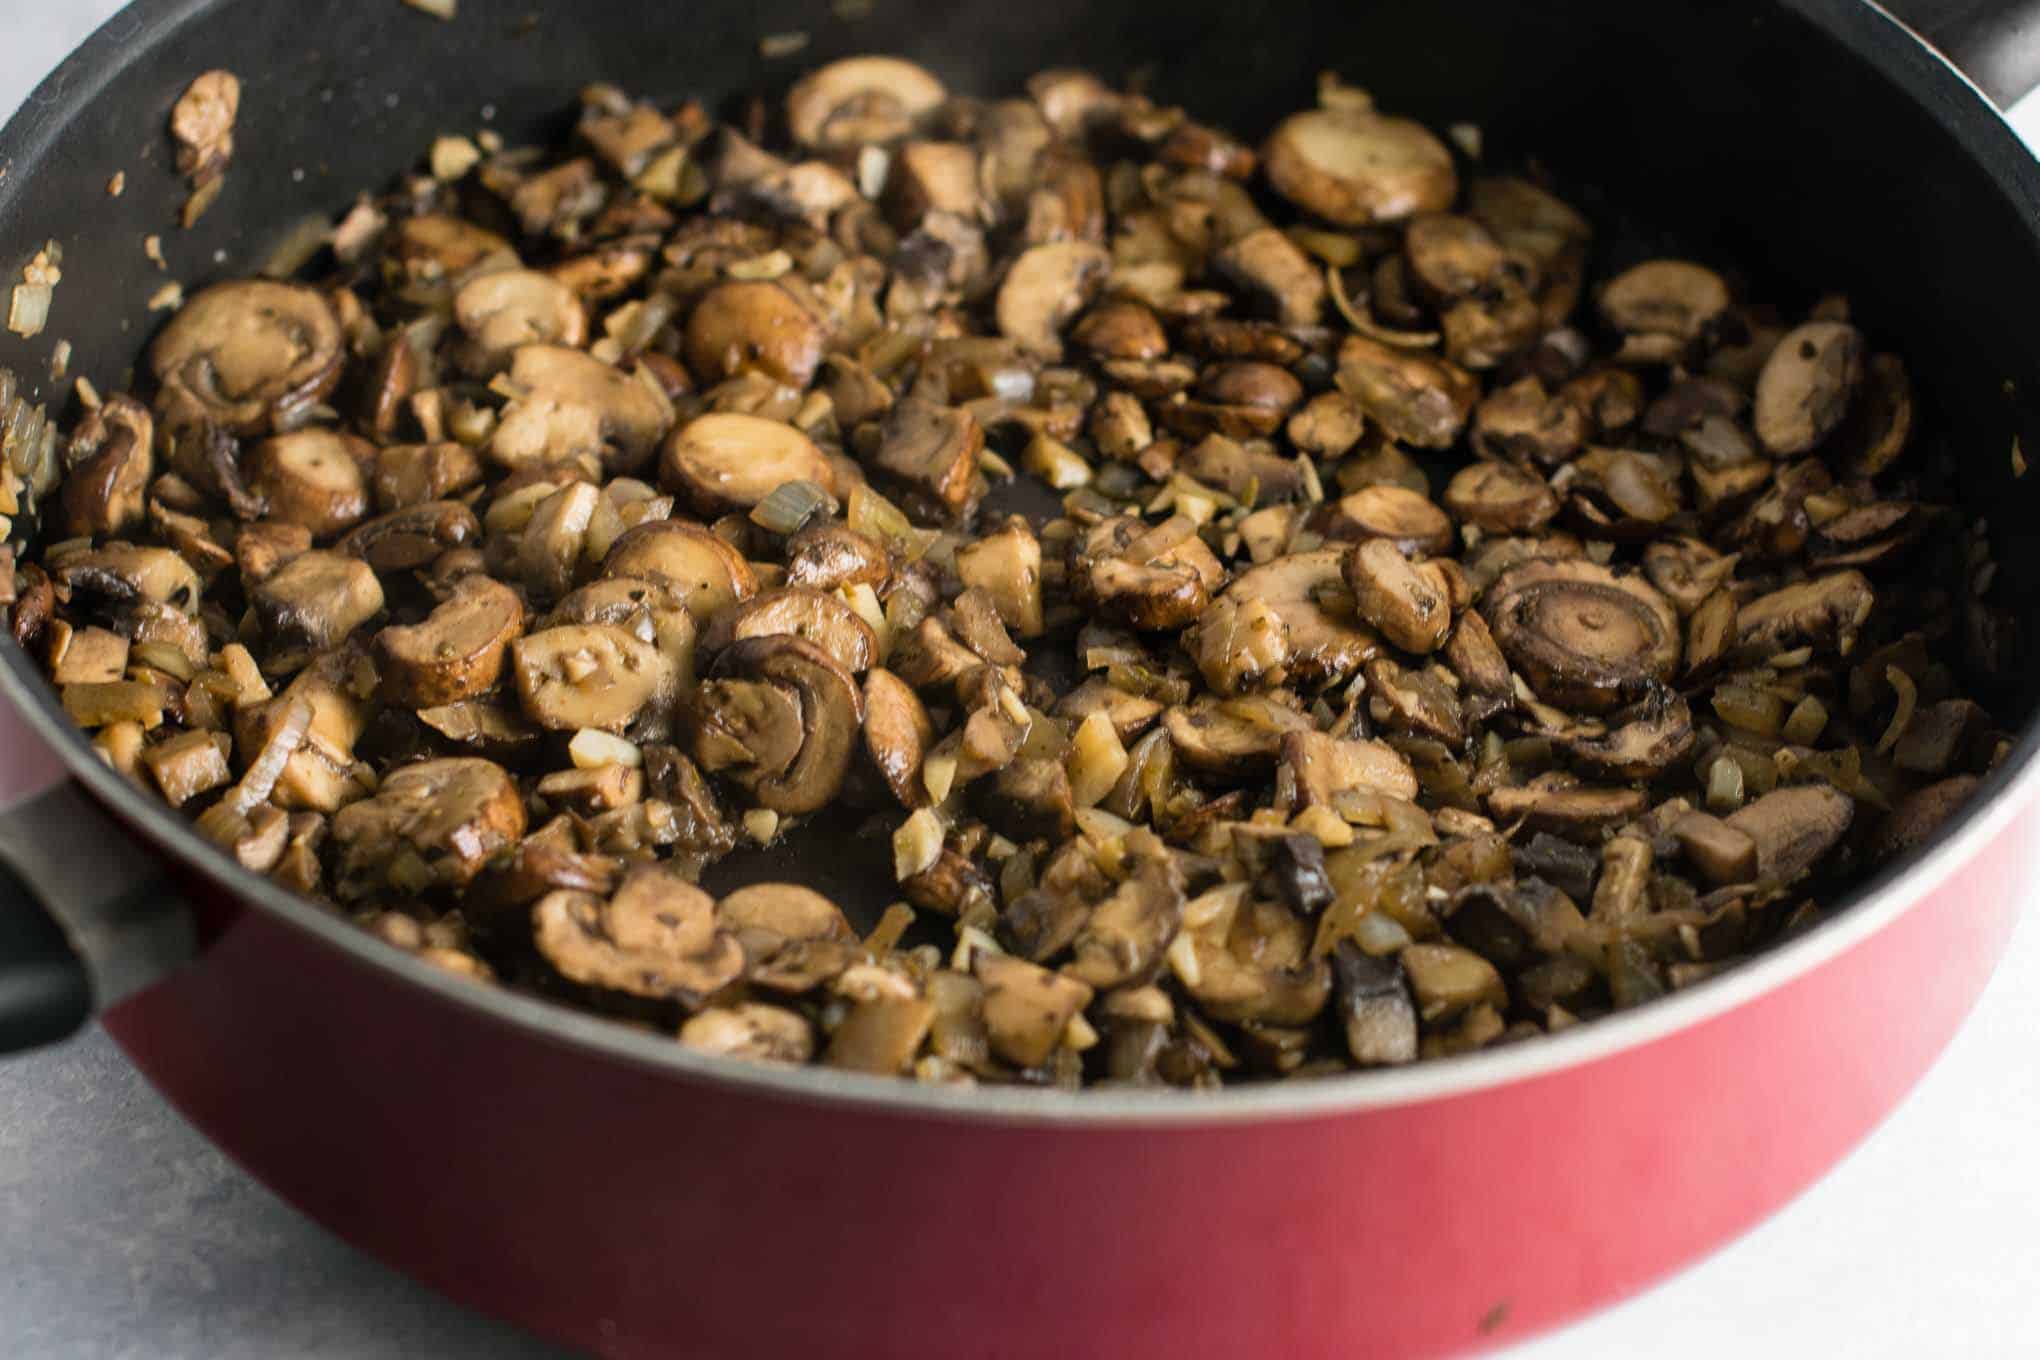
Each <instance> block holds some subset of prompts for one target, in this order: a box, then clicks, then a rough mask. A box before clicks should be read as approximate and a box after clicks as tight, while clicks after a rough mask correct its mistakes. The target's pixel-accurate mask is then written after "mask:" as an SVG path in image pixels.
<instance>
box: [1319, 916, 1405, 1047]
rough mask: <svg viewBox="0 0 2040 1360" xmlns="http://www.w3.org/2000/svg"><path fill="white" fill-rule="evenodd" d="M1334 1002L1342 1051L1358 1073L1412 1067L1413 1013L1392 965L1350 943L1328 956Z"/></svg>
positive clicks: (1397, 968) (1396, 967)
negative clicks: (1342, 1036)
mask: <svg viewBox="0 0 2040 1360" xmlns="http://www.w3.org/2000/svg"><path fill="white" fill-rule="evenodd" d="M1332 976H1333V984H1334V989H1335V990H1334V997H1335V1000H1336V1002H1337V1005H1338V1011H1339V1025H1340V1027H1341V1028H1342V1029H1343V1030H1344V1031H1345V1035H1346V1050H1347V1052H1348V1053H1350V1054H1351V1055H1352V1057H1353V1061H1354V1062H1355V1063H1357V1064H1358V1065H1360V1066H1361V1067H1386V1066H1390V1065H1393V1064H1397V1063H1406V1062H1414V1061H1415V1060H1416V1057H1417V1007H1416V1003H1415V1001H1414V1000H1413V999H1412V998H1411V996H1410V985H1409V980H1408V979H1407V978H1405V977H1404V976H1403V970H1402V965H1401V964H1400V963H1398V962H1397V961H1396V960H1394V959H1392V958H1389V959H1377V958H1375V957H1373V956H1372V955H1369V954H1366V953H1363V952H1361V950H1360V947H1359V946H1358V945H1356V944H1354V943H1353V942H1352V941H1351V940H1342V941H1340V942H1339V946H1338V948H1336V949H1334V950H1333V951H1332Z"/></svg>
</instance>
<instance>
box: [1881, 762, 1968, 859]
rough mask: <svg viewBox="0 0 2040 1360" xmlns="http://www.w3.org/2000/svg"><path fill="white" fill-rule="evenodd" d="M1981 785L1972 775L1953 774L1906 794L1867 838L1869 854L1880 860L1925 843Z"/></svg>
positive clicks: (1901, 853)
mask: <svg viewBox="0 0 2040 1360" xmlns="http://www.w3.org/2000/svg"><path fill="white" fill-rule="evenodd" d="M1980 783H1982V781H1981V780H1980V779H1978V778H1977V777H1976V776H1975V775H1973V774H1964V775H1957V776H1955V777H1954V778H1953V779H1943V780H1940V781H1939V782H1937V783H1933V784H1929V785H1927V786H1926V787H1925V788H1923V789H1919V790H1917V791H1916V792H1913V793H1909V794H1907V795H1906V796H1905V797H1904V798H1903V799H1901V800H1900V801H1899V802H1898V804H1897V806H1895V807H1893V808H1892V809H1891V811H1890V812H1889V813H1887V814H1886V815H1885V817H1884V819H1883V821H1881V822H1879V823H1878V825H1877V829H1876V831H1875V832H1874V833H1873V834H1872V835H1871V837H1870V846H1869V849H1870V854H1871V856H1872V857H1873V858H1875V859H1877V860H1879V861H1882V860H1887V859H1890V858H1892V857H1893V856H1896V855H1903V854H1906V853H1908V852H1910V851H1912V850H1916V849H1918V848H1919V847H1920V846H1922V845H1924V844H1926V843H1927V841H1928V840H1929V839H1930V838H1931V837H1932V836H1933V834H1934V833H1935V832H1936V831H1939V830H1940V829H1941V824H1942V823H1944V822H1946V821H1947V820H1948V819H1949V818H1950V817H1952V816H1954V815H1955V814H1956V813H1957V812H1959V811H1960V810H1961V808H1962V805H1963V804H1964V803H1967V802H1968V801H1969V800H1970V799H1971V798H1973V797H1975V796H1976V789H1977V786H1978V785H1979V784H1980Z"/></svg>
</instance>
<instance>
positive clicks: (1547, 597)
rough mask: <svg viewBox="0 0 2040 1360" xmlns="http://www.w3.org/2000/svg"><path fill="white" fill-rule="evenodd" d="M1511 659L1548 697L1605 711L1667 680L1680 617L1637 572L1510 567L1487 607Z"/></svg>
mask: <svg viewBox="0 0 2040 1360" xmlns="http://www.w3.org/2000/svg"><path fill="white" fill-rule="evenodd" d="M1482 612H1483V614H1484V615H1485V616H1486V618H1487V622H1488V625H1489V627H1490V628H1492V629H1493V630H1494V636H1495V641H1496V642H1497V643H1498V644H1499V645H1500V647H1501V649H1502V652H1503V654H1504V655H1506V656H1507V657H1508V659H1509V662H1510V664H1511V665H1513V666H1514V667H1515V668H1516V669H1517V670H1519V671H1521V672H1522V673H1523V676H1524V678H1525V679H1527V680H1528V681H1529V682H1530V687H1531V688H1532V689H1534V690H1536V691H1537V694H1538V696H1539V697H1540V698H1542V699H1544V700H1545V701H1546V702H1548V703H1554V704H1560V705H1563V706H1564V707H1567V708H1573V709H1578V710H1580V711H1583V712H1588V713H1606V712H1609V711H1610V710H1612V709H1616V708H1620V707H1622V706H1623V705H1624V704H1625V703H1633V702H1635V701H1637V700H1639V699H1641V698H1643V697H1644V696H1645V695H1646V694H1647V693H1649V692H1650V690H1651V688H1652V686H1654V685H1663V684H1666V683H1668V682H1669V681H1670V680H1671V678H1672V675H1673V673H1674V671H1675V670H1676V669H1677V667H1678V664H1679V619H1678V615H1677V614H1676V613H1675V612H1674V611H1673V609H1672V607H1671V606H1670V605H1669V604H1667V603H1666V602H1665V599H1664V597H1663V596H1661V595H1659V594H1658V593H1657V592H1656V591H1655V590H1653V589H1651V587H1650V586H1649V585H1648V584H1646V583H1645V582H1644V581H1643V580H1642V579H1641V578H1639V577H1635V576H1617V575H1616V574H1615V573H1614V572H1611V571H1609V570H1608V569H1607V568H1606V567H1601V566H1597V565H1595V564H1594V563H1592V562H1589V561H1585V560H1580V559H1575V560H1567V561H1532V562H1526V563H1524V564H1523V565H1522V566H1519V567H1516V568H1514V569H1512V570H1510V571H1509V572H1508V573H1506V574H1505V575H1503V576H1502V578H1501V579H1500V580H1498V581H1496V582H1495V584H1494V586H1493V587H1492V588H1491V589H1490V590H1489V591H1488V594H1487V600H1486V602H1485V604H1483V606H1482Z"/></svg>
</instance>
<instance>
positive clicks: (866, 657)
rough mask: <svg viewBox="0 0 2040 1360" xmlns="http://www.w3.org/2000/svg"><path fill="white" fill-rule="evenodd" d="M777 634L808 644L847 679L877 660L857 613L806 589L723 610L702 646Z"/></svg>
mask: <svg viewBox="0 0 2040 1360" xmlns="http://www.w3.org/2000/svg"><path fill="white" fill-rule="evenodd" d="M780 634H787V635H791V636H793V637H800V638H805V639H807V640H808V641H809V642H812V643H814V644H815V645H816V646H818V647H820V648H821V649H822V650H823V651H825V652H827V653H828V654H829V655H830V656H832V657H834V658H835V659H836V662H837V664H839V665H840V666H842V667H843V669H844V670H846V671H849V672H850V673H851V674H852V675H857V674H860V673H862V672H864V671H866V670H869V669H870V668H871V663H872V662H873V661H874V660H875V659H877V656H878V635H877V634H876V633H874V632H872V630H871V625H870V624H868V623H866V622H865V621H864V619H863V618H862V617H861V616H860V615H859V614H858V613H857V611H856V610H854V609H852V608H851V607H850V606H849V605H847V604H845V603H844V602H843V599H842V597H841V596H838V595H831V594H829V593H827V592H825V591H820V590H812V589H809V588H808V587H805V586H781V587H778V588H776V589H773V590H766V591H761V592H759V593H758V594H756V595H753V596H752V597H751V598H750V599H748V600H744V601H741V602H739V603H737V604H735V605H732V606H731V607H730V608H728V609H725V610H723V611H722V612H721V613H720V614H717V615H716V616H715V620H714V622H712V623H710V624H709V625H708V628H707V630H706V631H705V632H703V633H702V635H701V645H702V646H703V647H704V648H706V649H707V650H709V651H711V652H717V651H721V650H722V649H723V648H725V647H727V646H729V645H730V644H731V643H732V642H736V641H739V640H741V639H743V638H753V637H771V636H775V635H780Z"/></svg>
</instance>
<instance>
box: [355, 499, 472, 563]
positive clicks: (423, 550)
mask: <svg viewBox="0 0 2040 1360" xmlns="http://www.w3.org/2000/svg"><path fill="white" fill-rule="evenodd" d="M481 536H482V525H481V521H480V520H478V519H476V518H475V512H474V511H473V510H470V509H469V508H468V507H467V506H466V505H465V504H463V503H462V502H460V501H426V502H424V503H423V504H421V505H407V506H405V507H404V508H403V509H401V510H392V511H390V512H389V513H388V514H386V515H378V516H376V517H375V518H374V519H371V520H364V521H363V522H362V523H360V524H357V525H355V526H354V527H353V528H352V529H350V530H348V531H347V533H346V535H345V536H344V537H343V538H342V539H341V540H340V541H339V542H338V543H336V544H334V545H333V549H334V551H335V552H342V553H346V554H347V555H348V556H350V557H359V558H360V559H361V560H362V561H364V562H366V563H368V564H369V565H370V566H371V567H374V568H375V569H376V570H378V571H406V570H410V569H412V568H415V567H422V566H425V565H426V564H427V563H429V562H431V561H432V560H433V559H434V558H436V557H438V556H439V555H440V554H441V553H443V552H445V551H447V550H448V549H450V548H459V547H463V546H465V545H467V544H470V543H473V542H475V541H476V540H478V539H479V538H481Z"/></svg>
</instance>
